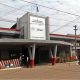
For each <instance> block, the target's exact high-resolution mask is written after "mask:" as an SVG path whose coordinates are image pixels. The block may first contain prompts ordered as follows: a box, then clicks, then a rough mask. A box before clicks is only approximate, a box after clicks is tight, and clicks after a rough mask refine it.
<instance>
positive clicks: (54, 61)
mask: <svg viewBox="0 0 80 80" xmlns="http://www.w3.org/2000/svg"><path fill="white" fill-rule="evenodd" d="M56 56H57V45H55V47H54V57H53V64H55V63H56Z"/></svg>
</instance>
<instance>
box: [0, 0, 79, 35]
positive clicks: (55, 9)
mask: <svg viewBox="0 0 80 80" xmlns="http://www.w3.org/2000/svg"><path fill="white" fill-rule="evenodd" d="M29 2H31V3H29ZM32 3H33V4H32ZM36 4H38V5H37V6H38V9H39V12H37V11H36ZM27 12H31V13H34V14H37V15H41V16H48V17H49V33H51V34H74V27H73V26H75V25H77V29H78V30H77V34H80V0H0V27H5V28H10V27H11V26H12V25H13V24H15V23H16V20H17V18H20V17H21V16H22V15H24V14H25V13H27Z"/></svg>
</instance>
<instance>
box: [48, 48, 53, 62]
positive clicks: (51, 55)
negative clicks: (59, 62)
mask: <svg viewBox="0 0 80 80" xmlns="http://www.w3.org/2000/svg"><path fill="white" fill-rule="evenodd" d="M49 54H50V63H52V62H53V52H52V49H51V47H50V48H49Z"/></svg>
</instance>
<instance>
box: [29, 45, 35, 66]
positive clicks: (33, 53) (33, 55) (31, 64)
mask: <svg viewBox="0 0 80 80" xmlns="http://www.w3.org/2000/svg"><path fill="white" fill-rule="evenodd" d="M29 55H30V60H29V65H30V67H34V59H35V44H33V45H32V46H31V47H30V48H29Z"/></svg>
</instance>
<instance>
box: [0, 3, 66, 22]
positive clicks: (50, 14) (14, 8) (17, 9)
mask: <svg viewBox="0 0 80 80" xmlns="http://www.w3.org/2000/svg"><path fill="white" fill-rule="evenodd" d="M0 4H1V5H4V6H7V7H11V8H14V9H17V10H20V9H21V7H20V8H15V7H12V6H9V5H7V4H3V3H0ZM21 11H24V12H28V11H26V10H21ZM12 12H13V11H12ZM50 15H52V14H50ZM63 21H66V20H63Z"/></svg>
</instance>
